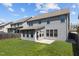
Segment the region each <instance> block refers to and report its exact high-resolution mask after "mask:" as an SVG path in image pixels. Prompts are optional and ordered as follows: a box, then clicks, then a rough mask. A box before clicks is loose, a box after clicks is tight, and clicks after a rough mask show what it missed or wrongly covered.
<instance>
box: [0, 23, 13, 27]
mask: <svg viewBox="0 0 79 59" xmlns="http://www.w3.org/2000/svg"><path fill="white" fill-rule="evenodd" d="M8 24H12V22H8V23H4V24H1V25H0V27H2V26H6V25H8Z"/></svg>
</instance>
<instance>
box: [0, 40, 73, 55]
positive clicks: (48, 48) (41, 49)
mask: <svg viewBox="0 0 79 59" xmlns="http://www.w3.org/2000/svg"><path fill="white" fill-rule="evenodd" d="M72 54H73V53H72V46H71V44H70V43H67V42H64V41H55V42H54V43H52V44H50V45H48V44H41V43H36V42H33V41H27V40H19V39H15V40H13V39H7V40H0V55H1V56H70V55H72Z"/></svg>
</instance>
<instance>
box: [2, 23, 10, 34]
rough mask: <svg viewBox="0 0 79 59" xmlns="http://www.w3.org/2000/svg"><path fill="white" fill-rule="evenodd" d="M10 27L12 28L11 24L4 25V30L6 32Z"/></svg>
mask: <svg viewBox="0 0 79 59" xmlns="http://www.w3.org/2000/svg"><path fill="white" fill-rule="evenodd" d="M8 28H11V26H10V24H8V25H6V26H4V29H3V31H4V32H6V33H8Z"/></svg>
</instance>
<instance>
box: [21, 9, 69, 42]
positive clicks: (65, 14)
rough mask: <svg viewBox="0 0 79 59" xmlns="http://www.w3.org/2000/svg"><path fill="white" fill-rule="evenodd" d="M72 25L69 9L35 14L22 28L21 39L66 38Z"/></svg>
mask: <svg viewBox="0 0 79 59" xmlns="http://www.w3.org/2000/svg"><path fill="white" fill-rule="evenodd" d="M69 27H70V12H69V10H68V9H63V10H58V11H55V12H49V13H45V14H41V15H37V16H33V17H32V18H30V19H28V20H27V21H26V22H25V23H23V28H20V33H21V39H24V40H27V39H28V40H33V41H35V40H40V39H49V40H66V39H67V38H68V33H69Z"/></svg>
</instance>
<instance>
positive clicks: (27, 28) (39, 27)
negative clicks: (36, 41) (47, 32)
mask: <svg viewBox="0 0 79 59" xmlns="http://www.w3.org/2000/svg"><path fill="white" fill-rule="evenodd" d="M44 27H45V26H30V27H24V28H21V29H20V30H30V29H41V28H44Z"/></svg>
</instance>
